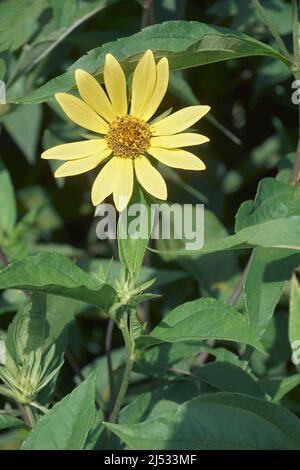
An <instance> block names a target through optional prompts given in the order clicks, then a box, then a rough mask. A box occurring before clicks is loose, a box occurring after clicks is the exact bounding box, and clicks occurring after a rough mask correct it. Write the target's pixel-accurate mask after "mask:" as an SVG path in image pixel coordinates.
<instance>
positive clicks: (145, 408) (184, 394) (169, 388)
mask: <svg viewBox="0 0 300 470" xmlns="http://www.w3.org/2000/svg"><path fill="white" fill-rule="evenodd" d="M199 394H200V386H199V385H197V384H196V383H192V382H177V381H176V382H173V383H171V384H168V385H163V386H160V387H158V388H156V389H155V390H151V391H150V392H145V393H141V394H140V395H139V396H138V397H137V398H136V399H135V400H133V401H132V402H131V403H129V405H127V406H126V407H125V408H123V410H122V411H121V413H120V417H119V423H120V424H134V423H139V422H141V421H146V420H151V419H153V418H156V417H157V416H161V415H164V414H166V413H169V412H170V411H172V410H176V409H177V407H178V404H180V403H184V402H185V401H188V400H191V399H192V398H194V397H196V396H197V395H199Z"/></svg>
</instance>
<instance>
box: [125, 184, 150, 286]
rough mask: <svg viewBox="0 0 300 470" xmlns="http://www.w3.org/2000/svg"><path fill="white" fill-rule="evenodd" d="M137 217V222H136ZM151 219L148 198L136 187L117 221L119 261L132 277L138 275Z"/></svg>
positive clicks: (147, 239) (135, 277)
mask: <svg viewBox="0 0 300 470" xmlns="http://www.w3.org/2000/svg"><path fill="white" fill-rule="evenodd" d="M137 218H138V220H139V223H138V224H136V219H137ZM151 229H152V219H151V208H150V203H149V198H148V197H147V195H146V194H145V193H144V191H143V190H142V189H141V188H140V187H138V188H137V189H136V191H135V192H134V194H133V196H132V198H131V200H130V204H129V206H128V207H127V208H126V210H125V211H123V212H122V213H121V214H120V217H119V221H118V249H119V257H120V261H121V263H122V265H123V267H124V268H127V270H128V271H129V273H130V276H131V278H132V279H134V280H136V279H137V278H138V276H139V273H140V270H141V266H142V263H143V259H144V256H145V251H146V248H147V245H148V241H149V238H150V235H151Z"/></svg>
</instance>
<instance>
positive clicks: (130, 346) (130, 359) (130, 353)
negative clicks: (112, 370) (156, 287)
mask: <svg viewBox="0 0 300 470" xmlns="http://www.w3.org/2000/svg"><path fill="white" fill-rule="evenodd" d="M128 319H129V315H128V313H127V312H126V311H125V312H124V314H123V317H122V319H121V321H120V329H121V331H122V334H123V338H124V342H125V349H126V353H127V360H126V366H125V370H124V374H123V378H122V383H121V387H120V390H119V394H118V396H117V399H116V401H115V404H114V407H113V410H112V413H111V416H110V422H111V423H116V422H117V419H118V416H119V413H120V409H121V406H122V404H123V402H124V399H125V395H126V392H127V389H128V385H129V379H130V374H131V372H132V368H133V364H134V343H133V341H132V340H131V335H130V332H129V327H128Z"/></svg>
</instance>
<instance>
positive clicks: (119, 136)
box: [107, 115, 151, 158]
mask: <svg viewBox="0 0 300 470" xmlns="http://www.w3.org/2000/svg"><path fill="white" fill-rule="evenodd" d="M150 137H151V132H150V128H149V125H148V124H147V123H146V122H145V121H143V120H142V119H138V118H135V117H133V116H129V115H126V116H121V117H118V118H117V119H116V120H115V121H113V122H112V123H111V124H110V126H109V131H108V134H107V143H108V146H109V147H110V148H111V149H112V150H113V152H114V154H115V155H117V156H119V157H125V158H136V157H138V156H139V155H142V154H143V153H144V152H145V151H146V150H147V148H148V147H149V144H150Z"/></svg>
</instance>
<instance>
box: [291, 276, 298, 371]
mask: <svg viewBox="0 0 300 470" xmlns="http://www.w3.org/2000/svg"><path fill="white" fill-rule="evenodd" d="M289 341H290V345H291V348H292V351H293V356H292V361H293V363H294V364H295V366H296V367H297V369H298V372H300V287H299V284H298V281H297V278H296V276H293V278H292V282H291V298H290V314H289Z"/></svg>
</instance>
